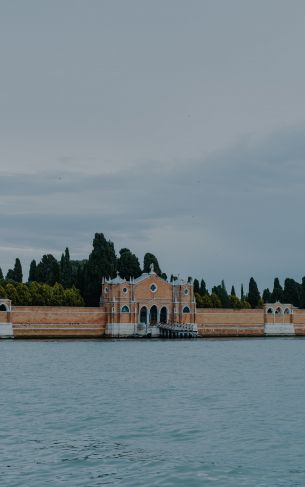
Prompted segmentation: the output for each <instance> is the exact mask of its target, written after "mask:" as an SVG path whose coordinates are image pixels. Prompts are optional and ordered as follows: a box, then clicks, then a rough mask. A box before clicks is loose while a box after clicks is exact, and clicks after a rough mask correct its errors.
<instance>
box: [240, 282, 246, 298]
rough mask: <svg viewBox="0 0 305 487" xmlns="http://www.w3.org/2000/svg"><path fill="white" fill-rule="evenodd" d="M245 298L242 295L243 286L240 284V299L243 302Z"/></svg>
mask: <svg viewBox="0 0 305 487" xmlns="http://www.w3.org/2000/svg"><path fill="white" fill-rule="evenodd" d="M244 298H245V295H244V285H243V284H242V285H241V286H240V299H241V300H243V299H244Z"/></svg>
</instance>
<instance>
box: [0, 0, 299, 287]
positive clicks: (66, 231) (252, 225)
mask: <svg viewBox="0 0 305 487" xmlns="http://www.w3.org/2000/svg"><path fill="white" fill-rule="evenodd" d="M304 25H305V2H304V1H303V0H290V1H287V0H285V1H283V0H256V1H255V2H253V1H252V0H230V2H228V1H227V0H154V1H151V0H128V1H126V0H107V1H106V0H87V1H83V0H82V1H79V0H44V1H43V2H42V1H41V0H27V1H26V2H24V1H23V0H14V1H12V0H2V1H1V4H0V73H1V75H0V211H1V213H0V214H1V231H0V266H1V267H2V269H3V271H4V272H6V271H7V269H8V268H9V267H12V266H13V264H14V260H15V258H16V257H19V258H20V259H21V261H22V264H23V267H24V274H25V278H26V277H27V269H28V266H29V263H30V261H31V260H32V259H33V258H35V259H36V260H38V261H39V260H40V258H41V256H42V255H43V254H44V253H52V254H54V255H55V256H56V257H58V258H59V257H60V255H61V253H62V251H63V250H64V249H65V247H67V246H68V247H69V249H70V253H71V257H72V258H74V259H81V258H86V257H87V256H88V254H89V252H90V250H91V247H92V240H93V236H94V233H95V232H103V233H104V235H105V236H106V237H107V239H110V240H112V241H113V242H114V244H115V248H116V250H117V252H118V251H119V250H120V248H122V247H128V248H130V249H131V250H132V251H133V252H135V253H136V254H137V255H138V257H139V259H140V260H141V261H142V259H143V256H144V254H145V253H146V252H152V253H153V254H155V255H156V256H157V257H158V259H159V263H160V266H161V268H162V270H164V271H165V272H167V273H168V274H171V273H173V274H180V277H187V276H189V275H191V276H193V277H198V278H201V277H204V279H205V281H206V282H207V285H208V286H209V287H211V286H212V285H215V284H218V283H219V282H220V280H221V279H224V280H225V283H226V285H227V287H228V288H230V286H231V285H232V284H234V285H235V286H236V288H237V289H238V288H239V286H240V284H241V283H242V282H243V283H244V285H245V287H246V286H247V284H248V282H249V278H250V277H251V276H253V277H254V278H255V279H256V281H257V283H258V285H259V287H260V288H261V289H263V287H266V286H269V287H270V286H271V287H272V284H273V278H274V277H276V276H279V277H280V278H281V279H284V278H285V277H293V278H295V279H300V278H301V277H302V276H303V275H305V225H304V209H305V205H304V200H305V92H304V87H305V63H304V47H305V28H304Z"/></svg>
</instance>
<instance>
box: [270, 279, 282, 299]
mask: <svg viewBox="0 0 305 487" xmlns="http://www.w3.org/2000/svg"><path fill="white" fill-rule="evenodd" d="M271 297H272V303H275V302H276V301H280V302H282V301H283V288H282V286H281V284H280V280H279V278H278V277H276V278H275V279H274V284H273V291H272V296H271Z"/></svg>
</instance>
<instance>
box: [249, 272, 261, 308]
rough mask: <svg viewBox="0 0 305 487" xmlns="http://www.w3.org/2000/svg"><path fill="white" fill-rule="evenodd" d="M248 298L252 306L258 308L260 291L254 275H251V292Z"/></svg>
mask: <svg viewBox="0 0 305 487" xmlns="http://www.w3.org/2000/svg"><path fill="white" fill-rule="evenodd" d="M247 299H248V301H249V303H250V305H251V307H252V308H256V307H257V306H258V305H259V301H260V293H259V290H258V287H257V284H256V282H255V280H254V279H253V277H251V279H250V282H249V293H248V298H247Z"/></svg>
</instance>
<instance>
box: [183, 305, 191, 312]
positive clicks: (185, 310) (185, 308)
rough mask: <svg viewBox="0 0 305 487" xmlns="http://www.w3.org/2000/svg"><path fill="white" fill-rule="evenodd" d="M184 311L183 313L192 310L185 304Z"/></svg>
mask: <svg viewBox="0 0 305 487" xmlns="http://www.w3.org/2000/svg"><path fill="white" fill-rule="evenodd" d="M182 311H183V313H190V312H191V310H190V308H189V307H188V306H184V308H183V310H182Z"/></svg>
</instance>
